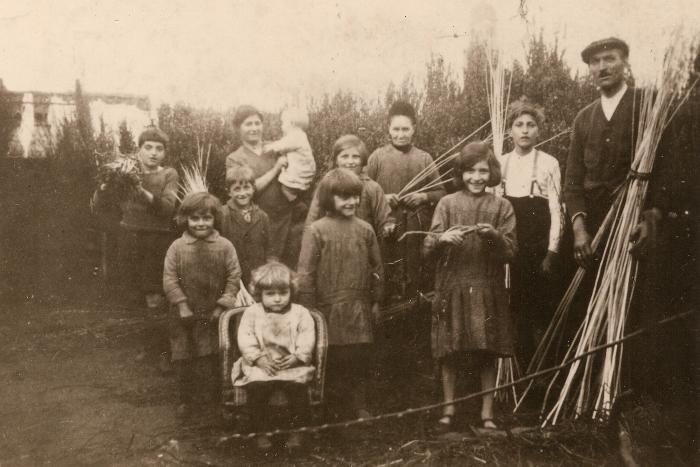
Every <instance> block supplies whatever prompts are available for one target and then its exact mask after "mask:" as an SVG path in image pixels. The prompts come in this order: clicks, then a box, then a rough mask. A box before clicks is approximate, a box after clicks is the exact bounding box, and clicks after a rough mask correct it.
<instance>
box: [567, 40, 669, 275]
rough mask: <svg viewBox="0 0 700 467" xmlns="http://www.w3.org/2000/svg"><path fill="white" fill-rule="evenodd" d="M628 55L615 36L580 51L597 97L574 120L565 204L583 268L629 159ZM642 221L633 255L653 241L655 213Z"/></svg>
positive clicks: (632, 116) (633, 128)
mask: <svg viewBox="0 0 700 467" xmlns="http://www.w3.org/2000/svg"><path fill="white" fill-rule="evenodd" d="M628 56H629V46H628V45H627V44H626V43H625V42H624V41H623V40H621V39H618V38H615V37H610V38H607V39H602V40H599V41H595V42H593V43H591V44H589V45H588V46H587V47H586V48H585V49H583V51H582V52H581V58H582V59H583V61H584V62H585V63H586V64H587V65H588V68H589V70H590V73H591V76H592V78H593V81H594V83H595V85H596V86H597V87H598V89H599V90H600V98H598V99H596V100H595V101H594V102H593V103H591V104H589V105H588V106H586V107H585V108H584V109H583V110H581V111H580V112H579V113H578V115H577V116H576V118H575V120H574V124H573V134H572V139H571V146H570V150H569V157H568V159H567V164H566V176H565V185H564V201H565V203H566V206H567V210H568V212H569V214H570V216H571V221H572V224H573V231H574V259H575V260H576V263H577V264H578V265H579V266H581V267H584V268H588V269H590V268H591V267H592V266H593V260H594V257H595V252H594V251H593V250H592V248H591V240H592V238H593V236H594V235H595V234H596V232H597V230H598V227H599V226H600V224H601V223H602V222H603V219H604V218H605V215H606V214H607V212H608V210H609V208H610V206H611V205H612V202H613V200H614V196H615V193H616V192H617V190H618V188H619V187H620V186H621V185H622V184H623V183H625V180H626V178H627V175H628V173H629V170H630V164H631V162H632V160H633V159H634V149H635V141H636V137H637V135H636V133H637V126H638V125H637V123H638V119H639V102H640V100H639V96H637V97H635V95H636V93H635V90H634V89H633V88H632V87H631V86H628V84H627V76H628V74H629V64H628V62H627V58H628ZM635 101H636V105H635ZM644 216H645V217H644V219H642V221H643V222H642V223H641V224H640V225H639V226H638V228H637V230H636V238H635V244H634V245H633V253H643V251H644V250H646V248H647V247H648V244H649V242H650V241H652V240H653V238H650V237H653V236H654V233H655V227H656V223H657V221H658V217H657V216H658V212H657V210H649V211H646V212H645V214H644Z"/></svg>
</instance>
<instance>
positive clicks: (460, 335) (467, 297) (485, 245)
mask: <svg viewBox="0 0 700 467" xmlns="http://www.w3.org/2000/svg"><path fill="white" fill-rule="evenodd" d="M453 170H454V174H455V184H456V186H459V187H461V188H462V189H461V190H460V191H458V192H456V193H453V194H451V195H448V196H445V197H444V198H442V199H441V200H440V202H439V203H438V205H437V207H436V208H435V214H434V215H433V222H432V226H431V229H430V230H431V235H428V236H427V237H426V238H425V241H424V253H425V254H426V255H434V256H436V257H437V274H436V278H435V299H434V302H433V310H432V353H433V357H434V358H435V359H436V360H437V361H438V363H439V365H440V372H441V376H442V389H443V396H444V400H445V402H449V401H451V400H453V399H454V398H455V386H456V380H457V368H458V367H459V366H460V364H462V363H464V362H466V363H469V364H471V365H473V366H475V367H477V368H478V369H479V372H480V375H481V388H482V390H487V389H490V388H493V387H494V386H495V383H496V366H495V362H496V359H497V358H498V357H506V356H510V355H512V353H513V335H512V324H511V319H510V314H509V313H510V312H509V309H508V296H507V293H506V289H505V284H504V267H503V266H504V264H505V263H506V262H508V261H510V260H511V259H512V258H513V257H514V256H515V253H516V234H515V214H514V213H513V207H512V206H511V204H510V202H508V200H506V199H504V198H500V197H496V196H495V195H493V194H491V193H487V192H486V191H485V190H486V187H487V186H495V185H498V183H499V182H500V180H501V173H500V167H499V164H498V161H497V160H496V158H495V156H494V155H493V152H491V150H490V149H489V147H488V146H487V145H486V144H485V143H482V142H477V143H471V144H469V145H467V146H465V147H464V148H463V149H462V151H461V153H460V155H459V156H458V157H457V158H456V159H455V161H454V165H453ZM454 414H455V407H454V405H447V406H445V407H444V409H443V417H442V418H441V419H440V420H439V422H438V427H439V429H441V430H444V431H449V429H450V428H451V427H452V422H453V418H454ZM481 420H482V425H483V428H486V429H495V428H496V425H495V424H494V422H493V393H489V394H486V395H485V396H483V398H482V405H481Z"/></svg>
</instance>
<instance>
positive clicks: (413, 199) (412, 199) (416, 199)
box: [403, 193, 428, 209]
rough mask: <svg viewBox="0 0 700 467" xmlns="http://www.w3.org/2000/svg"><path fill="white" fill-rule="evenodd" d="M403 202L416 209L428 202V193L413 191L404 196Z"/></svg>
mask: <svg viewBox="0 0 700 467" xmlns="http://www.w3.org/2000/svg"><path fill="white" fill-rule="evenodd" d="M403 202H404V203H406V206H408V207H409V208H411V209H416V208H417V207H418V206H420V205H421V204H425V203H427V202H428V195H426V194H425V193H411V194H410V195H407V196H405V197H404V199H403Z"/></svg>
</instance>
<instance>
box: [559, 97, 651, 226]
mask: <svg viewBox="0 0 700 467" xmlns="http://www.w3.org/2000/svg"><path fill="white" fill-rule="evenodd" d="M639 106H640V96H639V92H638V91H636V90H635V89H634V88H628V89H627V91H625V94H624V95H623V96H622V99H621V100H620V103H619V104H618V106H617V109H615V113H614V114H613V115H612V118H611V119H610V121H608V120H607V119H606V118H605V114H603V107H602V106H601V103H600V98H599V99H596V100H595V101H594V102H593V103H591V104H589V105H588V106H586V107H585V108H584V109H583V110H581V111H580V112H579V113H578V115H576V118H575V119H574V124H573V134H572V137H571V146H570V150H569V157H568V159H567V162H566V174H565V183H564V202H565V203H566V207H567V210H568V212H569V215H571V216H575V215H576V214H579V213H584V214H586V215H587V216H588V221H587V225H588V226H589V228H590V229H591V230H592V231H595V230H596V229H597V228H598V225H599V224H600V223H601V222H602V220H603V217H605V214H606V213H607V211H608V209H609V208H610V205H611V204H612V201H613V197H614V193H615V191H616V190H617V188H618V187H619V186H620V185H621V184H622V183H623V182H624V181H625V178H626V177H627V174H628V173H629V170H630V164H631V163H632V160H633V158H634V149H635V141H636V133H637V123H638V120H639Z"/></svg>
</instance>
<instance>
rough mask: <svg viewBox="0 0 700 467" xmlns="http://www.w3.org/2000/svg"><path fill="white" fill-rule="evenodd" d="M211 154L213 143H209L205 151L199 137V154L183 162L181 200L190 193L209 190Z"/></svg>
mask: <svg viewBox="0 0 700 467" xmlns="http://www.w3.org/2000/svg"><path fill="white" fill-rule="evenodd" d="M210 154H211V143H209V144H208V145H207V150H206V153H205V151H204V145H202V144H200V143H199V138H197V156H196V157H195V158H194V159H193V160H192V161H191V162H190V163H188V164H181V169H182V170H181V172H182V178H181V180H180V195H179V198H180V201H182V200H183V199H184V198H185V196H187V195H189V194H192V193H201V192H208V191H209V184H208V183H207V168H208V167H209V156H210Z"/></svg>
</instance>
